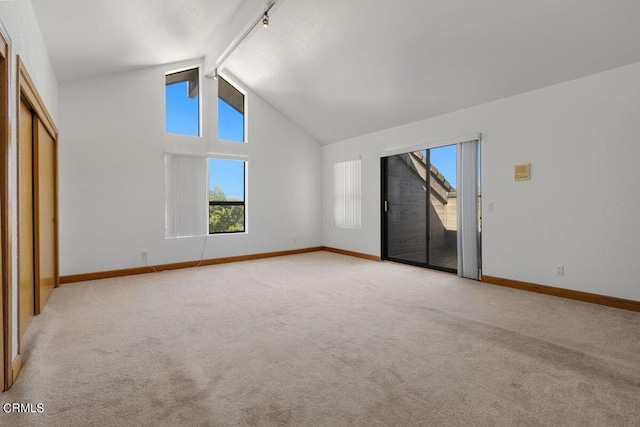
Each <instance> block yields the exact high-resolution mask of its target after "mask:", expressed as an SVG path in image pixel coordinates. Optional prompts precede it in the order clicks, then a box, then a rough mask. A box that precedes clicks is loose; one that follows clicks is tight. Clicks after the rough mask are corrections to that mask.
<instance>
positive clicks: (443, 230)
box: [428, 145, 458, 270]
mask: <svg viewBox="0 0 640 427" xmlns="http://www.w3.org/2000/svg"><path fill="white" fill-rule="evenodd" d="M428 151H429V156H428V157H429V163H430V166H431V167H430V180H429V187H430V190H431V191H430V195H429V257H428V264H429V265H430V266H433V267H436V268H442V269H445V270H456V269H457V268H458V236H457V230H458V228H457V220H458V211H457V207H458V203H457V197H456V195H457V194H456V177H457V175H456V167H457V160H456V157H457V147H456V146H455V145H448V146H446V147H439V148H433V149H431V150H428Z"/></svg>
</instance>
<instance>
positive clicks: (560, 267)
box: [556, 265, 564, 276]
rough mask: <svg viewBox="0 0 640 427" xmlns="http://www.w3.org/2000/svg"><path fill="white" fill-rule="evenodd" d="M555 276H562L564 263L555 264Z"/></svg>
mask: <svg viewBox="0 0 640 427" xmlns="http://www.w3.org/2000/svg"><path fill="white" fill-rule="evenodd" d="M556 276H564V265H556Z"/></svg>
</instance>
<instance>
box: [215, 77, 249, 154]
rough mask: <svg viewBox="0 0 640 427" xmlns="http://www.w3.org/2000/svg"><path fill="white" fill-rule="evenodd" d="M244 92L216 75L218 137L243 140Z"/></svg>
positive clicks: (228, 139)
mask: <svg viewBox="0 0 640 427" xmlns="http://www.w3.org/2000/svg"><path fill="white" fill-rule="evenodd" d="M244 110H245V108H244V94H243V93H242V92H240V91H239V90H238V89H236V87H235V86H233V85H232V84H231V83H229V82H228V81H226V80H225V79H224V78H223V77H222V76H218V139H224V140H227V141H234V142H245V121H244Z"/></svg>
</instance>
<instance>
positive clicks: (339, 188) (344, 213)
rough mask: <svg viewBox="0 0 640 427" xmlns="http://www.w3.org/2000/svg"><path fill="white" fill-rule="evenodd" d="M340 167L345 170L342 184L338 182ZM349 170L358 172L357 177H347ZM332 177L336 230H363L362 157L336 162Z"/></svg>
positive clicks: (334, 224)
mask: <svg viewBox="0 0 640 427" xmlns="http://www.w3.org/2000/svg"><path fill="white" fill-rule="evenodd" d="M339 167H344V168H345V170H343V171H342V173H343V176H342V181H341V182H340V181H339V180H338V168H339ZM347 168H348V169H350V170H357V176H355V175H352V176H350V177H347V176H346V173H347ZM332 175H333V177H332V178H333V226H334V228H339V229H343V230H360V229H362V159H361V158H360V156H355V157H350V158H346V159H340V160H334V161H333V171H332ZM347 182H348V184H347ZM348 217H349V218H348Z"/></svg>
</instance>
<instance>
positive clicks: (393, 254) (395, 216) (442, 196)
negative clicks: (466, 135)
mask: <svg viewBox="0 0 640 427" xmlns="http://www.w3.org/2000/svg"><path fill="white" fill-rule="evenodd" d="M456 150H457V148H456V145H450V146H445V147H439V148H433V149H429V150H421V151H413V152H408V153H403V154H399V155H395V156H390V157H384V158H382V184H383V203H384V206H383V212H382V215H383V218H382V220H383V221H382V223H383V236H382V237H383V248H382V252H383V258H384V259H389V260H392V261H399V262H404V263H407V264H413V265H419V266H424V267H430V268H435V269H438V270H444V271H450V272H456V271H457V268H458V257H457V240H458V238H457V217H458V213H457V198H456V196H457V193H456V176H457V174H456V171H457V154H456Z"/></svg>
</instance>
